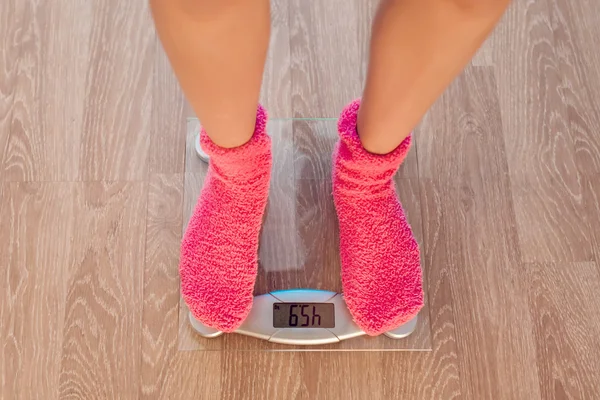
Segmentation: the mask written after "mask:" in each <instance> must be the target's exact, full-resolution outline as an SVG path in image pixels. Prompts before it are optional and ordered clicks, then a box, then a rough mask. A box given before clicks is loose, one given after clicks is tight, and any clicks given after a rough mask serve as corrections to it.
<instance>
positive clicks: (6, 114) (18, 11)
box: [0, 0, 24, 180]
mask: <svg viewBox="0 0 600 400" xmlns="http://www.w3.org/2000/svg"><path fill="white" fill-rule="evenodd" d="M23 5H24V4H23V2H18V1H16V0H6V1H3V2H2V3H1V4H0V49H2V51H0V180H1V179H2V175H3V173H2V172H3V171H2V166H3V165H4V162H3V160H4V156H5V154H6V145H7V143H8V135H9V133H10V121H11V119H12V107H13V100H14V89H15V84H16V77H17V63H18V55H19V50H20V47H21V46H20V44H21V40H22V38H21V35H20V33H21V32H22V31H21V30H20V29H19V27H20V26H21V24H22V23H23V21H22V18H23V9H24V7H23Z"/></svg>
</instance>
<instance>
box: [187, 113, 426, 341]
mask: <svg viewBox="0 0 600 400" xmlns="http://www.w3.org/2000/svg"><path fill="white" fill-rule="evenodd" d="M359 106H360V101H355V102H353V103H351V104H350V105H348V106H347V107H346V108H345V109H344V111H343V112H342V114H341V116H340V119H339V122H338V132H339V135H340V140H339V142H338V144H337V145H336V148H335V151H334V154H333V195H334V203H335V207H336V211H337V215H338V220H339V227H340V251H341V262H342V283H343V290H344V298H345V300H346V304H347V306H348V309H349V310H350V312H351V314H352V316H353V317H354V320H355V322H356V323H357V324H358V326H359V327H361V328H362V329H363V330H364V331H365V332H366V333H367V334H369V335H378V334H380V333H383V332H386V331H389V330H392V329H394V328H396V327H398V326H400V325H402V324H403V323H405V322H407V321H408V320H410V319H412V318H413V317H414V316H415V315H416V314H417V313H418V312H419V310H420V309H421V307H422V306H423V291H422V281H421V268H420V258H419V247H418V245H417V243H416V241H415V239H414V236H413V234H412V231H411V229H410V226H409V224H408V222H407V221H406V217H405V214H404V211H403V209H402V205H401V204H400V201H399V200H398V198H397V196H396V192H395V190H394V183H393V180H392V178H393V176H394V174H395V173H396V171H397V170H398V167H399V166H400V164H401V163H402V161H403V160H404V158H405V156H406V154H407V152H408V150H409V148H410V143H411V137H410V136H409V137H408V138H406V139H405V140H404V142H402V144H401V145H400V146H399V147H398V148H396V149H395V150H394V151H393V152H391V153H390V154H387V155H384V156H381V155H374V154H371V153H369V152H367V151H366V150H365V149H364V148H363V147H362V144H361V142H360V140H359V137H358V134H357V131H356V119H357V113H358V109H359ZM266 122H267V115H266V112H265V110H264V109H263V108H262V107H259V108H258V112H257V118H256V127H255V132H254V135H253V136H252V138H251V139H250V141H249V142H248V143H246V144H244V145H243V146H240V147H238V148H234V149H223V148H220V147H218V146H217V145H215V144H214V143H213V142H212V141H211V140H210V139H209V138H208V136H207V134H206V132H204V131H202V132H201V144H202V148H203V149H204V151H205V152H206V153H207V154H208V155H209V157H210V165H209V170H208V174H207V176H206V181H205V183H204V186H203V188H202V192H201V194H200V197H199V199H198V203H197V205H196V208H195V210H194V213H193V215H192V218H191V220H190V223H189V226H188V228H187V231H186V232H185V235H184V238H183V243H182V247H181V261H180V275H181V288H182V294H183V297H184V299H185V301H186V303H187V305H188V307H189V308H190V311H191V312H192V314H193V315H194V317H196V319H198V320H199V321H200V322H202V323H203V324H205V325H207V326H211V327H214V328H216V329H219V330H221V331H224V332H232V331H234V330H235V329H237V328H238V327H239V326H240V325H241V324H242V322H243V321H244V319H245V318H246V316H247V315H248V313H249V312H250V309H251V307H252V299H253V289H254V282H255V280H256V274H257V268H258V256H257V253H258V240H259V233H260V227H261V223H262V218H263V215H264V211H265V207H266V204H267V195H268V190H269V179H270V171H271V164H272V159H271V141H270V138H269V136H268V135H267V133H266Z"/></svg>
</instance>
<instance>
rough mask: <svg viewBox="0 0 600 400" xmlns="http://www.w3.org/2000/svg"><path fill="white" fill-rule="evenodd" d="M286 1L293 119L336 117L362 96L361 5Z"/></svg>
mask: <svg viewBox="0 0 600 400" xmlns="http://www.w3.org/2000/svg"><path fill="white" fill-rule="evenodd" d="M289 1H290V3H289V7H290V8H289V13H290V22H289V27H290V28H289V29H290V51H291V66H290V69H291V76H292V109H293V117H297V118H321V117H337V116H338V114H339V112H340V111H341V110H342V108H343V107H344V105H345V104H346V103H347V102H349V101H350V100H352V99H353V98H354V97H358V96H359V95H360V93H361V91H362V82H361V81H360V79H359V78H360V76H361V66H362V65H363V62H362V61H361V57H364V54H363V53H362V52H361V51H359V43H363V41H361V40H360V39H359V40H357V36H356V35H357V30H358V26H359V24H358V21H359V18H358V17H359V14H358V8H359V6H358V4H359V3H360V2H359V1H343V0H318V1H312V2H306V1H302V0H289ZM360 8H362V6H361V7H360ZM359 32H362V33H363V34H365V31H364V30H360V31H359Z"/></svg>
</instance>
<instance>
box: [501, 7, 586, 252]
mask: <svg viewBox="0 0 600 400" xmlns="http://www.w3.org/2000/svg"><path fill="white" fill-rule="evenodd" d="M547 4H548V3H547V2H546V1H539V0H530V1H522V2H513V3H512V6H511V7H510V8H509V10H508V12H507V15H506V18H505V20H504V24H502V25H501V26H500V27H499V28H498V32H499V36H500V39H499V44H498V47H497V48H496V51H497V52H499V53H502V54H498V60H499V61H498V64H497V68H496V73H497V79H498V88H499V100H500V109H501V112H502V122H503V131H504V136H505V142H506V155H507V159H508V166H509V171H510V179H511V189H512V196H513V199H514V203H515V212H516V222H517V227H518V234H519V248H520V250H521V255H522V257H523V261H526V262H530V261H540V262H541V261H548V262H551V261H587V260H590V259H591V254H590V251H589V246H587V243H589V241H590V233H589V231H588V230H587V229H586V227H583V226H580V225H579V224H578V223H577V222H576V221H578V220H579V218H580V216H581V215H583V214H584V210H583V205H582V185H581V180H580V177H579V173H578V170H577V166H576V164H575V158H576V157H575V156H576V153H575V145H574V142H573V139H572V137H571V133H570V131H569V117H568V111H567V106H566V105H565V103H564V102H563V96H562V95H561V91H562V87H563V84H562V82H561V75H560V74H561V69H560V67H559V63H558V62H557V59H556V51H555V50H554V47H555V41H554V35H553V32H552V29H551V21H550V17H549V10H548V6H547ZM509 49H510V51H509Z"/></svg>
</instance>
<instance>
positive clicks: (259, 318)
mask: <svg viewBox="0 0 600 400" xmlns="http://www.w3.org/2000/svg"><path fill="white" fill-rule="evenodd" d="M279 302H282V303H315V302H319V303H321V302H322V303H331V304H333V305H334V306H335V327H334V328H331V329H330V328H274V327H273V304H275V303H279ZM189 319H190V323H191V325H192V327H193V328H194V330H195V331H196V332H197V333H198V334H199V335H200V336H202V337H204V338H207V339H212V338H216V337H219V336H221V335H222V334H223V332H221V331H219V330H217V329H214V328H210V327H208V326H206V325H204V324H203V323H201V322H200V321H198V320H197V319H196V318H194V316H193V315H192V313H191V312H190V313H189ZM417 321H418V316H415V317H414V318H413V319H411V320H410V321H408V322H406V323H405V324H403V325H402V326H400V327H398V328H396V329H394V330H392V331H388V332H385V333H384V335H385V336H387V337H388V338H390V339H402V338H405V337H407V336H409V335H410V334H411V333H413V332H414V330H415V328H416V327H417ZM234 333H237V334H241V335H246V336H252V337H255V338H258V339H262V340H266V341H268V342H271V343H279V344H287V345H301V346H310V345H323V344H332V343H339V342H341V341H343V340H347V339H351V338H355V337H359V336H364V335H365V332H364V331H362V330H361V329H360V328H359V327H358V326H357V325H356V324H355V323H354V321H353V319H352V316H351V315H350V312H349V311H348V308H347V307H346V303H345V302H344V299H343V296H342V294H341V293H335V292H329V291H325V290H312V289H293V290H282V291H277V292H271V293H267V294H263V295H260V296H256V297H254V303H253V305H252V310H251V311H250V314H249V315H248V317H247V318H246V320H245V321H244V323H243V324H242V326H240V327H239V328H238V329H237V330H236V331H235V332H234Z"/></svg>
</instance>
